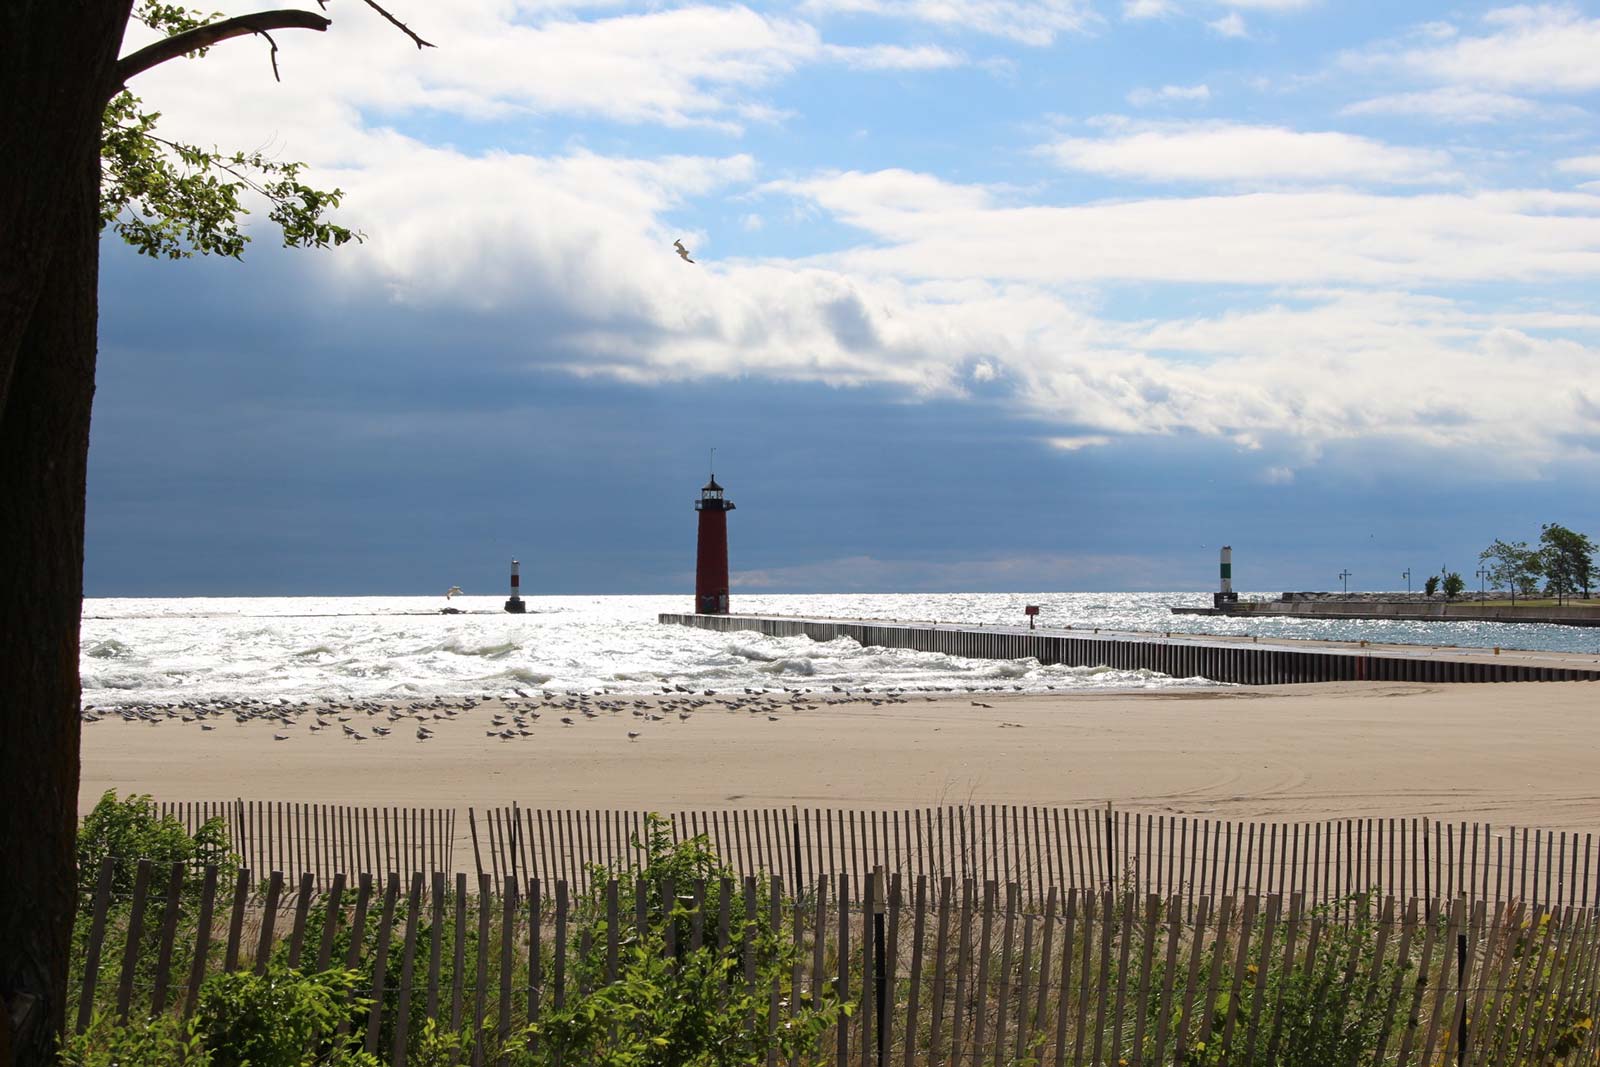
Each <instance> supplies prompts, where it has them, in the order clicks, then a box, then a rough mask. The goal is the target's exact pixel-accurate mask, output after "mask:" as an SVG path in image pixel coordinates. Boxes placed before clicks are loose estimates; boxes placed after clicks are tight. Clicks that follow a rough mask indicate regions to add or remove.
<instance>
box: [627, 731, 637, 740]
mask: <svg viewBox="0 0 1600 1067" xmlns="http://www.w3.org/2000/svg"><path fill="white" fill-rule="evenodd" d="M628 740H629V741H637V740H639V731H638V730H629V731H628Z"/></svg>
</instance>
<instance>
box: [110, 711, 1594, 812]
mask: <svg viewBox="0 0 1600 1067" xmlns="http://www.w3.org/2000/svg"><path fill="white" fill-rule="evenodd" d="M613 699H618V700H622V699H625V700H626V701H627V702H628V706H627V709H626V710H622V709H619V710H615V711H611V710H601V711H599V712H598V713H597V715H596V717H594V718H585V717H581V716H577V715H575V714H574V713H572V712H570V711H565V710H563V709H561V708H546V709H544V710H543V712H542V714H541V718H540V719H539V721H538V722H536V723H530V729H529V736H525V737H524V736H520V735H519V736H516V737H514V738H513V739H510V740H503V739H501V738H499V737H491V736H486V733H487V732H488V730H489V729H491V728H492V724H491V722H490V720H491V718H492V717H493V716H494V715H496V714H500V713H501V712H502V710H503V709H502V708H501V706H500V705H499V704H498V703H497V702H488V703H483V704H480V705H479V706H477V707H475V708H473V709H471V710H469V711H464V712H461V713H460V714H458V715H457V716H456V717H455V718H453V719H440V720H433V719H429V720H427V722H428V725H429V727H430V728H432V729H433V731H434V736H433V737H432V738H431V739H430V740H427V741H419V740H417V739H416V737H415V729H416V725H417V723H416V721H413V720H412V719H411V718H409V717H403V718H401V719H399V720H398V721H397V722H394V723H392V724H391V723H388V722H387V720H386V718H385V717H384V716H383V715H382V714H378V715H375V716H368V715H366V714H364V713H362V712H359V711H358V712H355V713H353V714H352V721H351V723H350V725H351V726H356V727H361V726H363V724H364V723H366V724H379V725H386V726H389V727H390V728H391V729H392V730H393V733H392V734H391V735H390V736H387V737H373V736H370V735H369V739H368V740H366V741H361V742H357V741H354V740H351V739H350V738H348V737H347V736H345V735H344V734H343V733H342V732H341V730H340V729H336V728H330V729H326V730H323V731H320V732H318V733H312V732H309V731H308V729H307V726H308V725H309V724H310V723H312V722H313V719H312V718H311V717H310V716H309V715H303V716H301V717H300V722H299V724H297V725H295V726H291V727H288V728H284V727H282V724H281V723H277V724H275V723H274V722H270V721H252V722H249V723H246V724H242V725H241V724H238V723H236V722H235V721H234V720H233V718H232V717H229V716H224V717H222V718H220V719H214V720H212V721H213V722H214V723H215V724H216V725H215V729H213V730H210V731H201V730H200V729H199V728H198V724H196V723H183V722H181V721H179V720H177V719H168V720H165V721H162V722H161V723H160V724H159V725H151V724H149V723H146V722H131V723H130V722H125V721H123V720H121V719H118V718H108V719H105V720H103V721H100V722H94V723H89V724H87V725H86V726H85V729H84V734H83V779H82V789H81V792H80V802H79V803H80V808H81V809H83V810H87V808H88V807H89V806H92V805H93V803H94V801H95V800H96V799H97V798H98V797H99V796H100V794H101V793H102V792H103V791H104V790H106V789H110V788H115V789H118V790H120V791H123V792H127V791H137V792H145V793H150V794H152V795H154V796H155V797H157V798H158V799H163V800H175V801H189V800H213V799H216V800H220V799H231V798H234V797H243V798H245V799H258V800H260V799H266V800H295V801H304V802H312V801H316V802H326V803H347V804H397V805H430V806H454V807H464V806H466V805H478V806H482V805H490V804H499V803H509V802H510V801H512V800H516V801H517V802H519V803H521V804H524V805H529V806H573V807H615V808H650V809H656V810H673V809H687V808H721V807H736V806H765V805H773V804H788V803H797V804H802V805H807V804H809V805H819V806H820V805H832V806H848V807H859V808H898V807H912V806H927V805H934V804H939V803H965V802H967V801H969V800H970V801H972V802H988V803H1028V804H1074V805H1076V804H1087V803H1097V802H1104V801H1108V800H1109V801H1113V802H1115V803H1116V804H1117V806H1118V807H1121V808H1128V809H1132V810H1144V811H1151V812H1167V813H1185V814H1198V815H1203V816H1206V817H1211V818H1235V819H1256V818H1263V819H1273V820H1280V819H1281V820H1291V819H1294V820H1300V819H1316V818H1323V817H1354V816H1377V815H1383V816H1407V815H1427V816H1432V817H1435V818H1463V819H1468V820H1486V821H1491V822H1493V823H1495V824H1498V825H1505V824H1516V825H1523V826H1537V827H1547V828H1552V829H1583V830H1593V829H1594V828H1595V827H1596V826H1597V825H1600V789H1597V788H1596V786H1595V783H1594V775H1593V771H1594V768H1593V761H1592V754H1593V753H1594V752H1595V751H1597V750H1600V716H1597V715H1596V714H1595V712H1596V710H1597V709H1600V684H1595V683H1582V682H1579V683H1544V684H1521V685H1457V686H1426V685H1407V684H1384V683H1336V684H1325V685H1299V686H1284V687H1277V688H1251V689H1238V688H1230V689H1216V690H1199V691H1184V692H1163V693H1150V692H1141V693H1094V694H1084V693H1074V694H1071V695H1067V694H1060V695H1056V694H1044V695H1020V694H1018V695H998V694H960V695H954V694H947V695H941V696H940V697H938V698H937V699H934V700H931V701H930V700H927V699H925V698H923V697H922V696H917V695H911V696H908V698H907V702H906V703H897V704H883V705H881V706H873V705H872V704H871V703H870V702H868V699H866V698H860V699H856V700H853V701H851V702H849V703H843V702H841V703H837V704H833V705H828V704H820V705H819V704H818V703H817V701H818V700H820V699H821V698H820V697H816V698H808V699H809V700H810V701H811V705H812V706H811V708H810V709H809V710H801V709H795V708H791V707H788V706H785V707H783V708H781V709H780V710H777V711H770V709H769V711H759V712H752V711H750V710H749V709H748V708H740V709H738V710H731V709H728V708H726V707H723V706H721V705H720V704H716V703H709V704H707V705H706V706H702V707H700V708H698V709H695V710H692V711H691V712H690V713H689V718H688V719H687V720H682V721H680V719H679V718H678V715H677V713H676V710H673V711H671V712H669V713H667V714H665V715H664V716H663V718H661V719H660V720H659V721H644V720H643V719H642V718H640V717H638V716H635V715H632V714H630V712H631V711H632V710H635V709H634V708H633V706H632V702H633V701H634V700H636V699H643V700H645V701H646V702H647V703H649V704H650V706H651V707H652V708H655V707H658V706H659V703H658V701H659V700H660V698H633V697H628V698H613ZM680 699H681V698H680ZM702 699H709V698H702ZM836 699H841V700H842V698H836ZM975 702H976V703H975ZM978 703H981V704H987V705H991V706H990V707H980V706H977V704H978ZM769 713H770V714H771V715H772V716H774V717H775V719H776V721H774V719H773V718H769ZM341 714H345V713H341ZM562 715H568V716H569V717H572V718H574V720H575V721H574V725H571V726H564V725H562V724H561V723H560V721H559V720H560V717H561V716H562ZM335 725H338V724H335ZM629 731H636V732H638V733H639V734H640V736H639V737H638V738H637V739H636V740H630V739H629V737H628V732H629ZM275 732H277V733H282V734H285V735H286V736H287V740H282V741H276V740H274V738H273V735H274V733H275Z"/></svg>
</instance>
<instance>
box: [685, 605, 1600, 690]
mask: <svg viewBox="0 0 1600 1067" xmlns="http://www.w3.org/2000/svg"><path fill="white" fill-rule="evenodd" d="M659 621H660V622H662V623H664V624H675V625H680V626H695V627H699V628H700V629H702V630H722V631H735V630H755V631H758V632H760V633H764V634H767V635H768V636H771V637H797V636H800V635H802V634H803V635H804V636H806V637H809V638H811V639H812V640H814V641H832V640H834V639H836V638H840V637H848V638H851V639H852V640H854V641H856V642H858V643H860V644H862V645H878V646H882V647H885V648H913V649H917V650H918V651H921V652H942V653H945V654H946V655H951V656H964V657H967V658H971V659H1029V658H1032V659H1037V660H1038V661H1039V662H1040V663H1046V664H1053V663H1060V664H1065V665H1067V666H1069V667H1111V668H1114V669H1116V670H1149V671H1159V672H1160V673H1162V674H1168V675H1172V676H1173V677H1176V678H1194V677H1200V678H1209V679H1211V680H1212V681H1216V682H1232V683H1236V684H1239V685H1284V684H1290V683H1295V682H1343V681H1379V682H1575V681H1595V680H1597V679H1600V671H1597V670H1583V669H1577V668H1566V667H1540V666H1535V665H1532V664H1527V663H1514V662H1512V663H1488V662H1464V661H1462V660H1454V659H1445V658H1439V657H1433V656H1414V657H1413V656H1396V655H1385V654H1383V653H1369V652H1347V651H1343V650H1339V649H1322V648H1316V649H1306V650H1300V649H1290V648H1280V647H1272V646H1268V647H1255V646H1252V645H1241V644H1233V643H1227V642H1221V641H1218V642H1207V641H1194V640H1182V641H1172V640H1166V639H1163V638H1159V637H1154V636H1150V637H1136V636H1118V637H1108V636H1102V635H1090V634H1077V633H1065V632H1061V631H1054V632H1046V631H1027V630H1021V631H1017V630H1003V629H979V628H965V629H964V628H959V627H954V626H939V625H935V624H932V623H920V624H918V623H885V622H865V621H861V622H858V621H853V620H849V619H792V618H774V617H768V616H755V615H678V614H670V613H668V614H662V615H661V616H659Z"/></svg>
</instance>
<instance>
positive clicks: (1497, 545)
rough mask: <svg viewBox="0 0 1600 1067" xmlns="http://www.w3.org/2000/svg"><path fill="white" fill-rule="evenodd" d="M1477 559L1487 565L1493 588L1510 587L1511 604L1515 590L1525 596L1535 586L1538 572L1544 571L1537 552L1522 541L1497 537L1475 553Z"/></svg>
mask: <svg viewBox="0 0 1600 1067" xmlns="http://www.w3.org/2000/svg"><path fill="white" fill-rule="evenodd" d="M1478 559H1479V560H1480V561H1481V562H1483V563H1487V564H1488V565H1489V580H1490V581H1491V582H1493V583H1494V586H1495V588H1496V589H1508V590H1510V591H1511V603H1512V605H1513V606H1515V604H1516V602H1517V594H1518V593H1519V592H1520V593H1522V594H1523V595H1524V596H1526V595H1528V594H1529V593H1533V592H1535V591H1536V590H1537V589H1538V588H1539V576H1540V575H1541V574H1543V573H1544V571H1543V568H1542V566H1541V561H1540V558H1539V553H1538V552H1536V551H1534V550H1533V549H1531V548H1529V547H1528V542H1526V541H1501V540H1499V539H1498V538H1497V539H1496V540H1495V541H1494V543H1493V544H1491V545H1490V546H1489V547H1488V548H1486V549H1484V550H1483V551H1482V552H1480V553H1478Z"/></svg>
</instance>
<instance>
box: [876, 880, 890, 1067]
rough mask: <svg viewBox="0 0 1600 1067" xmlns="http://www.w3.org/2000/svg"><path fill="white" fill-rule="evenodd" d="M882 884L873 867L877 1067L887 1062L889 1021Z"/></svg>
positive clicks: (885, 1065)
mask: <svg viewBox="0 0 1600 1067" xmlns="http://www.w3.org/2000/svg"><path fill="white" fill-rule="evenodd" d="M883 882H884V874H883V867H882V866H877V867H874V868H873V869H872V975H873V978H874V980H875V981H876V983H877V988H876V989H875V990H874V994H875V999H876V1000H877V1004H876V1005H875V1009H876V1011H875V1019H874V1021H875V1022H876V1023H877V1024H878V1067H887V1064H888V1062H889V1020H888V1018H887V1016H888V1010H887V1009H888V1003H889V975H888V972H887V970H886V969H885V966H884V963H885V958H886V957H887V956H888V952H887V951H886V947H885V938H884V927H883V907H884V891H883Z"/></svg>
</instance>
